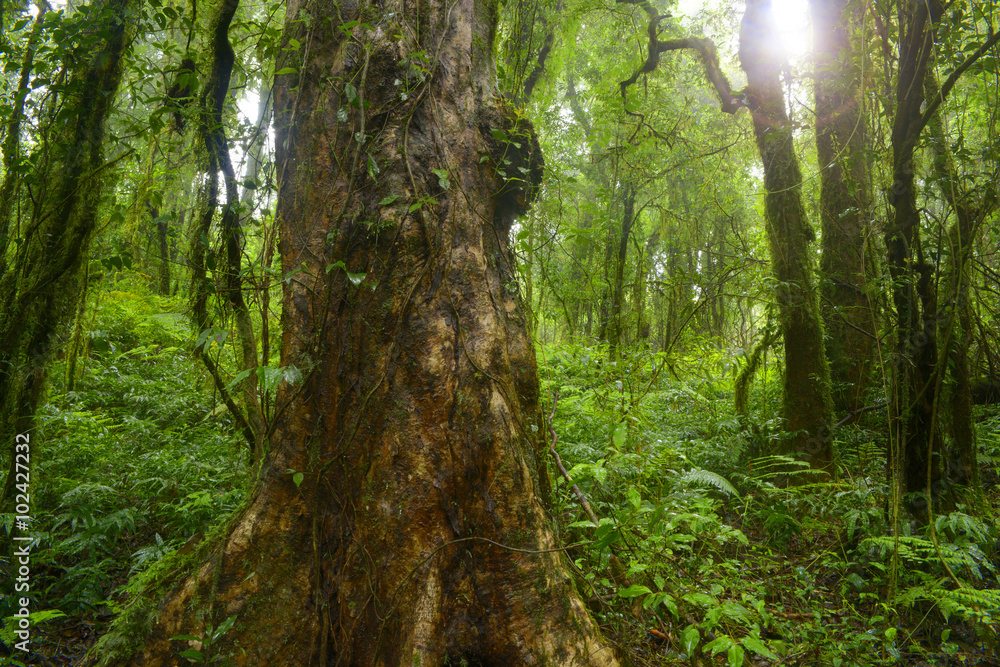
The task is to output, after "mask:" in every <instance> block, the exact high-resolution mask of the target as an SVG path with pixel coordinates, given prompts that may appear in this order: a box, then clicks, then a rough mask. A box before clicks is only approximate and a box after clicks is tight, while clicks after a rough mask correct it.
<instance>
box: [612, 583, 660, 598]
mask: <svg viewBox="0 0 1000 667" xmlns="http://www.w3.org/2000/svg"><path fill="white" fill-rule="evenodd" d="M652 592H653V591H651V590H649V589H648V588H646V587H645V586H641V585H639V584H632V585H631V586H629V587H628V588H623V589H621V590H620V591H618V597H620V598H637V597H639V596H640V595H647V594H649V593H652Z"/></svg>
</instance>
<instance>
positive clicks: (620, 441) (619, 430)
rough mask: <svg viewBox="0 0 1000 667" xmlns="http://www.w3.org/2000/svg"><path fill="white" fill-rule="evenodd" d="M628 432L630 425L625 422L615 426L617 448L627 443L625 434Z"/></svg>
mask: <svg viewBox="0 0 1000 667" xmlns="http://www.w3.org/2000/svg"><path fill="white" fill-rule="evenodd" d="M627 433H628V427H627V426H625V422H622V423H621V424H619V425H618V426H616V427H615V434H614V436H613V438H612V440H613V442H614V444H615V449H621V448H622V445H624V444H625V435H626V434H627Z"/></svg>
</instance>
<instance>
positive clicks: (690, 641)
mask: <svg viewBox="0 0 1000 667" xmlns="http://www.w3.org/2000/svg"><path fill="white" fill-rule="evenodd" d="M700 641H701V633H700V632H698V628H697V627H696V626H694V625H689V626H687V627H686V628H684V631H683V632H681V645H682V646H683V647H684V652H685V653H687V654H688V655H692V654H693V653H694V649H695V647H696V646H698V642H700Z"/></svg>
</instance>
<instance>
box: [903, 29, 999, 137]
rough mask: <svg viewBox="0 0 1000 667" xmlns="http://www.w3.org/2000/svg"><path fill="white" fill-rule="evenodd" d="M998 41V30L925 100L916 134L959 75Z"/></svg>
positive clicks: (923, 126) (949, 90)
mask: <svg viewBox="0 0 1000 667" xmlns="http://www.w3.org/2000/svg"><path fill="white" fill-rule="evenodd" d="M998 41H1000V32H996V33H993V36H992V37H990V38H989V39H988V40H986V41H985V42H983V45H982V46H980V47H979V48H978V49H976V50H975V51H974V52H973V53H971V54H969V57H968V58H966V59H965V60H964V61H963V62H962V64H961V65H959V66H958V67H957V68H956V69H955V71H954V72H952V73H951V75H950V76H949V77H948V78H947V79H946V80H945V82H944V84H943V85H942V86H941V91H940V92H939V93H938V94H937V95H935V96H934V99H933V100H928V101H927V108H926V109H924V113H923V115H922V116H921V117H920V120H919V121H918V122H917V127H916V129H915V132H916V134H920V132H921V131H922V130H923V129H924V128H925V127H926V126H927V123H929V122H930V120H931V117H933V116H934V114H935V113H936V112H937V109H938V107H939V106H941V103H942V102H944V101H945V100H946V99H948V94H949V93H951V91H952V88H954V87H955V84H956V83H957V82H958V79H959V77H961V76H962V74H964V73H965V71H966V70H967V69H969V68H970V67H972V66H973V65H974V64H975V63H976V61H977V60H979V59H980V58H982V57H983V56H984V55H986V52H987V51H989V50H990V49H992V48H993V47H994V46H996V44H997V42H998Z"/></svg>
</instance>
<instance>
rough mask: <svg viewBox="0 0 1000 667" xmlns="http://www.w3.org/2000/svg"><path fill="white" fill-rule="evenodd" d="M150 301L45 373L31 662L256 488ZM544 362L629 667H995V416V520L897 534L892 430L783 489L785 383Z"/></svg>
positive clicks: (71, 655)
mask: <svg viewBox="0 0 1000 667" xmlns="http://www.w3.org/2000/svg"><path fill="white" fill-rule="evenodd" d="M146 301H147V302H148V304H147V305H139V304H137V303H136V301H135V299H134V298H133V297H132V296H130V295H129V294H126V293H120V294H117V295H116V294H112V295H111V297H110V298H109V299H108V302H109V305H107V306H106V307H105V309H104V310H103V311H102V314H101V316H100V317H99V318H98V322H97V324H96V326H95V327H94V331H93V332H92V333H91V339H92V343H93V345H92V348H91V349H92V353H91V356H90V358H89V359H87V360H86V370H85V372H84V373H83V375H82V378H81V379H79V380H78V381H77V382H76V384H75V386H74V387H73V388H72V389H70V388H68V387H67V386H66V383H65V379H64V373H65V369H63V368H62V367H61V364H56V365H55V367H53V368H52V369H51V370H50V387H51V388H50V391H49V394H48V397H47V401H46V403H45V406H44V407H43V409H42V411H41V414H40V429H39V431H38V435H37V437H36V438H33V443H35V444H34V445H33V447H34V449H33V454H34V456H33V457H32V460H33V461H34V462H35V464H34V465H35V470H34V471H33V474H32V479H33V480H34V486H33V502H34V506H33V510H34V515H35V522H36V523H35V525H36V528H37V530H36V532H35V538H36V542H35V544H34V545H33V550H32V551H33V556H32V557H33V565H32V568H33V570H32V576H33V577H35V579H34V580H33V585H34V587H35V590H40V591H42V592H41V593H40V594H39V595H38V597H37V598H36V605H37V606H36V607H35V609H34V611H35V612H36V614H37V615H36V616H35V618H34V627H33V634H32V638H31V641H32V647H33V648H34V649H35V653H34V655H33V656H32V657H31V658H30V659H28V660H26V661H23V660H22V662H24V664H32V665H50V666H54V665H60V666H62V665H75V664H78V663H79V661H80V659H81V658H82V656H83V654H84V652H85V651H86V650H87V649H88V648H89V647H90V646H92V645H93V643H94V642H95V641H96V639H97V638H98V637H99V636H101V635H102V634H103V633H104V632H105V630H106V629H107V627H108V624H109V622H110V620H111V619H112V609H113V608H114V607H115V606H117V605H121V604H124V603H126V602H127V594H126V592H125V586H126V584H127V582H128V581H129V579H130V577H132V576H134V575H135V574H136V573H138V572H140V571H142V570H143V569H145V568H147V567H148V566H149V565H150V564H152V563H155V562H156V561H158V560H159V559H160V558H162V557H163V556H164V555H165V554H167V553H169V552H170V551H173V550H176V549H180V548H182V547H183V546H184V545H185V543H186V542H187V541H188V540H189V539H190V538H191V537H192V536H193V535H196V534H199V533H205V532H207V531H208V530H209V529H210V527H211V526H212V525H214V524H216V523H218V522H219V521H221V520H223V519H224V518H225V517H226V516H227V515H228V513H230V512H232V511H233V510H234V509H235V508H236V507H237V506H238V504H239V503H240V501H241V499H242V498H243V496H244V494H245V491H246V480H247V477H248V475H247V474H246V467H245V461H246V453H245V448H244V447H243V446H241V443H240V442H239V440H238V438H236V437H235V436H234V435H233V428H232V425H231V423H230V421H229V418H228V415H227V413H226V411H225V410H224V409H223V408H221V407H220V406H221V402H220V401H219V399H218V396H217V395H216V394H215V392H214V391H213V390H212V386H211V383H210V382H209V381H208V378H207V377H206V375H205V373H204V372H203V370H202V369H201V367H200V366H199V364H198V362H197V361H196V360H194V359H193V358H192V357H191V356H190V354H189V352H188V350H189V349H190V348H189V345H188V344H187V342H186V341H187V333H186V323H185V322H184V321H183V317H182V316H180V315H173V314H171V313H180V312H183V308H182V307H181V305H180V304H176V303H173V302H172V301H170V300H168V299H164V300H159V301H158V300H155V299H152V300H151V299H148V297H146ZM542 352H543V354H542V355H541V359H542V360H543V366H542V369H541V375H542V379H543V395H545V396H549V395H554V391H555V390H558V391H559V392H560V396H561V398H560V400H559V403H558V409H557V411H556V416H555V419H554V421H553V424H552V428H553V430H554V431H555V432H557V433H558V435H559V444H558V447H559V450H560V452H561V454H562V456H563V459H564V461H565V462H566V464H567V468H570V474H571V476H572V481H573V482H574V483H576V484H578V485H579V486H580V487H581V488H582V489H583V491H584V492H585V493H587V495H588V496H589V497H590V499H591V503H592V504H593V506H594V509H595V511H596V512H597V514H598V516H599V517H600V518H601V525H600V526H599V527H597V528H595V527H594V526H593V525H592V523H591V522H589V521H586V520H582V518H583V517H582V515H581V512H580V510H579V508H578V506H577V505H576V501H575V497H574V496H573V495H572V494H571V493H570V492H569V490H568V488H567V485H566V484H565V483H564V481H563V480H561V479H557V480H556V484H555V491H554V493H553V497H552V499H551V507H552V512H553V516H554V522H555V524H556V526H557V527H558V528H559V530H560V532H561V539H562V540H563V541H564V543H567V544H568V543H571V542H574V543H575V542H581V541H583V542H588V543H589V544H587V545H586V546H585V547H577V548H575V549H574V550H571V551H570V552H568V555H569V564H570V565H571V567H572V568H573V571H574V576H575V578H576V580H577V585H578V588H579V590H580V591H581V594H582V595H583V597H584V598H585V599H586V600H587V602H588V605H589V607H590V608H591V610H592V611H593V613H594V614H595V616H596V617H597V619H598V621H599V622H600V624H601V627H602V629H603V632H604V633H605V636H606V638H607V639H608V640H609V641H610V642H611V643H612V644H613V645H614V647H615V649H616V652H617V654H618V655H619V657H620V659H621V662H622V663H623V665H630V666H632V667H644V666H653V665H695V664H701V665H709V664H724V665H730V666H732V667H736V666H738V665H761V666H763V665H831V666H833V667H840V666H841V665H844V666H848V665H896V664H904V665H1000V658H998V653H997V646H998V642H997V636H996V628H997V627H998V626H997V622H996V621H997V619H998V617H1000V594H998V593H997V591H996V588H997V574H996V573H997V565H998V557H997V551H998V549H997V546H998V541H997V531H996V527H995V525H994V523H993V520H992V519H983V518H982V517H996V516H997V513H998V508H1000V487H998V486H997V484H996V480H997V476H996V464H997V461H998V458H997V452H998V449H1000V417H998V416H997V415H996V413H995V411H994V412H992V413H986V412H984V413H983V414H982V415H980V421H979V427H980V442H981V449H982V451H981V457H982V460H983V461H984V467H983V477H984V481H985V482H986V484H985V485H984V486H986V487H987V492H986V497H985V498H984V499H983V502H982V508H983V509H982V510H981V511H980V512H972V511H971V510H966V509H965V508H960V510H956V511H953V512H949V513H947V514H943V515H941V516H938V517H936V518H935V522H934V525H935V528H936V531H935V533H933V534H931V533H928V532H927V530H926V529H924V528H922V527H920V526H918V525H916V524H913V523H910V522H906V521H903V522H902V523H901V526H902V530H901V531H900V536H899V538H898V539H896V538H894V537H892V535H891V532H890V531H889V530H888V529H887V525H886V519H885V514H886V512H885V508H886V507H887V503H886V489H885V484H884V482H883V481H882V469H883V463H882V449H881V446H880V435H879V433H880V428H879V427H880V425H879V423H878V421H877V420H872V421H871V422H869V423H865V424H862V425H860V426H852V427H849V430H845V432H844V433H840V434H838V436H837V438H838V439H837V447H838V453H839V456H840V463H841V470H842V471H843V472H842V473H841V478H840V479H837V480H829V479H819V478H812V477H809V475H808V473H807V472H805V471H802V473H801V477H802V478H801V479H800V480H798V482H799V483H797V484H793V485H783V484H777V483H775V479H776V476H775V474H774V473H773V470H776V469H778V468H779V467H780V468H781V469H782V470H787V466H788V461H787V460H786V459H783V458H782V457H775V456H773V455H771V454H769V453H768V452H769V448H770V445H771V444H772V443H773V441H774V438H776V437H778V435H777V433H778V431H777V427H776V425H775V421H774V418H773V412H774V410H775V409H776V406H775V405H774V403H776V401H775V393H776V388H775V387H774V386H773V383H772V384H769V383H768V382H767V381H766V380H765V381H762V382H761V383H760V384H759V386H758V387H756V388H755V394H754V405H753V406H752V409H751V414H750V415H748V416H747V417H745V418H743V417H737V416H735V415H734V414H733V412H732V399H731V387H730V384H729V381H728V380H727V379H726V378H725V377H715V376H714V375H713V373H714V371H713V370H712V367H710V366H706V364H708V363H709V362H707V361H705V355H703V354H700V355H696V356H697V357H698V358H699V359H701V361H699V362H698V363H697V364H693V365H692V368H691V369H689V372H690V375H689V377H691V378H693V379H690V380H684V381H680V380H677V379H676V378H673V379H671V378H661V377H658V371H657V370H656V369H655V360H654V365H653V366H650V364H649V362H648V361H646V360H643V359H641V358H640V357H638V356H637V357H636V358H635V359H633V360H631V361H628V360H626V361H624V362H621V364H608V363H599V362H600V360H601V353H600V351H595V350H588V349H587V348H582V347H561V348H560V347H553V348H551V349H546V350H543V351H542ZM224 354H225V352H224ZM651 368H652V370H651ZM234 461H240V462H241V463H240V465H234V464H233V462H234ZM986 464H988V465H986ZM8 529H9V526H8ZM945 564H946V565H947V567H943V565H945ZM4 566H5V567H6V563H5V564H4ZM109 601H113V603H114V604H112V605H111V606H109ZM4 604H5V605H9V604H10V602H9V601H7V602H5V603H4ZM0 612H2V614H3V617H4V618H9V617H10V616H11V615H12V612H11V611H10V609H9V608H5V609H0ZM5 627H6V630H5V632H7V633H8V634H6V635H4V636H3V640H4V642H9V640H10V635H9V630H10V628H11V623H10V621H9V620H8V621H7V623H6V626H5ZM15 658H18V659H20V658H23V655H21V656H20V657H19V656H17V655H15V656H9V657H6V658H4V657H3V652H2V651H0V661H2V662H3V663H4V664H15V665H16V664H21V663H18V662H17V661H16V660H15Z"/></svg>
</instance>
